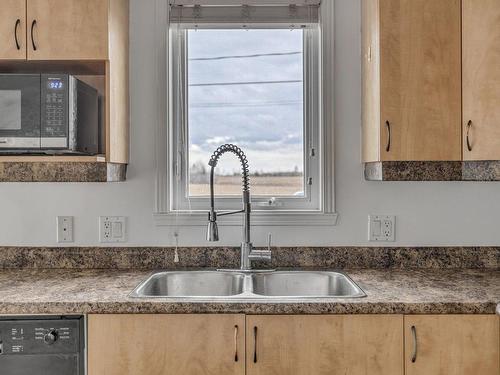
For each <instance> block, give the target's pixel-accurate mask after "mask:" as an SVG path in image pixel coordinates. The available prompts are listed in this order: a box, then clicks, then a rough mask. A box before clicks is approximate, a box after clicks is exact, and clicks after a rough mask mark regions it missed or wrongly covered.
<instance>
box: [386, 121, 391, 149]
mask: <svg viewBox="0 0 500 375" xmlns="http://www.w3.org/2000/svg"><path fill="white" fill-rule="evenodd" d="M385 127H386V128H387V146H386V147H385V151H386V152H389V151H391V123H390V122H389V121H386V122H385Z"/></svg>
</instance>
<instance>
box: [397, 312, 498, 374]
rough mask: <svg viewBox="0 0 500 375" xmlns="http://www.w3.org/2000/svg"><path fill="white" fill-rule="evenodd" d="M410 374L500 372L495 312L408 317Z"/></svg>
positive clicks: (406, 363) (406, 320)
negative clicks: (481, 314) (491, 313)
mask: <svg viewBox="0 0 500 375" xmlns="http://www.w3.org/2000/svg"><path fill="white" fill-rule="evenodd" d="M404 320H405V324H404V325H405V366H406V372H405V373H406V375H433V374H436V375H437V374H443V375H476V374H481V375H498V374H499V373H500V364H499V326H498V317H497V316H495V315H487V316H486V315H484V316H475V315H440V316H429V315H420V316H405V318H404Z"/></svg>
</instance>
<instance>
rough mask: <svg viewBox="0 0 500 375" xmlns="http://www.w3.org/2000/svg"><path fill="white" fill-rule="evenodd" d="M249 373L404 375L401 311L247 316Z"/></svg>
mask: <svg viewBox="0 0 500 375" xmlns="http://www.w3.org/2000/svg"><path fill="white" fill-rule="evenodd" d="M246 329H247V333H246V337H247V345H246V350H247V374H248V375H311V374H314V375H336V374H338V375H340V374H342V375H403V317H402V316H401V315H391V316H384V315H378V316H377V315H370V316H369V315H346V316H341V315H321V316H307V315H301V316H247V325H246Z"/></svg>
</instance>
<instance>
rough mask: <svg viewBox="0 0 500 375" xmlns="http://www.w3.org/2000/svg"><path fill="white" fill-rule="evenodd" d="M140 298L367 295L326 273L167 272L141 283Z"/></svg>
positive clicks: (339, 275) (337, 274)
mask: <svg viewBox="0 0 500 375" xmlns="http://www.w3.org/2000/svg"><path fill="white" fill-rule="evenodd" d="M130 296H131V297H139V298H185V299H190V298H194V299H200V298H201V299H203V300H212V299H215V300H221V299H222V300H235V299H257V300H266V299H276V298H280V297H281V298H284V299H293V298H296V299H304V298H314V297H317V298H342V297H343V298H357V297H365V296H366V294H365V293H364V292H363V290H362V289H361V288H360V287H359V286H357V285H356V284H355V283H354V281H352V280H351V279H350V278H349V277H348V276H347V275H344V274H343V273H341V272H325V271H269V272H267V271H264V272H250V273H248V272H245V273H243V272H232V271H231V272H229V271H169V272H159V273H155V274H153V275H152V276H150V277H149V278H148V279H147V280H145V281H143V282H142V283H141V284H139V286H138V287H137V288H135V289H134V291H133V292H132V293H130Z"/></svg>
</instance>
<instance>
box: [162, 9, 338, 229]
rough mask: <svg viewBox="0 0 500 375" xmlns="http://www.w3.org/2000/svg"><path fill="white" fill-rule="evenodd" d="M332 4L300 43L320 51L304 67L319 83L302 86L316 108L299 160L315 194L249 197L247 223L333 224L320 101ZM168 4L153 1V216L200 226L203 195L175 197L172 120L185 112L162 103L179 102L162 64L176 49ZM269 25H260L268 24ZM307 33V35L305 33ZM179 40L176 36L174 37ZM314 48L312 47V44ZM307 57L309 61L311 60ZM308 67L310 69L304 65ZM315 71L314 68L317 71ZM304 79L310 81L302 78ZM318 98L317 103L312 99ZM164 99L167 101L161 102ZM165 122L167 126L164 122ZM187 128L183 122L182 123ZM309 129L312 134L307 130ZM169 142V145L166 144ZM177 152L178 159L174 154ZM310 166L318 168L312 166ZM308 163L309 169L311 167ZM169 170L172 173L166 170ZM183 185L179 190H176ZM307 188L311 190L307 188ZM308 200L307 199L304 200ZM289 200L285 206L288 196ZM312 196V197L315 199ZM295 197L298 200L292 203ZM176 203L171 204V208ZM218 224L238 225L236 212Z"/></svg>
mask: <svg viewBox="0 0 500 375" xmlns="http://www.w3.org/2000/svg"><path fill="white" fill-rule="evenodd" d="M333 3H334V2H333V1H323V4H322V5H321V8H320V31H319V32H314V31H312V30H310V29H309V30H307V31H306V33H305V35H306V38H305V40H310V39H308V36H310V37H312V39H313V43H305V48H311V46H313V45H314V43H315V42H316V43H321V47H320V50H321V51H320V52H319V53H318V54H315V56H314V59H316V62H317V63H316V64H312V65H313V66H316V67H318V68H317V69H315V70H312V69H305V73H307V74H309V75H310V74H313V75H314V74H318V75H319V77H320V78H319V81H320V82H319V84H320V85H321V87H319V88H317V87H314V88H311V87H308V88H306V90H307V91H306V92H305V96H304V99H305V100H306V102H308V103H312V106H316V108H317V109H316V110H315V109H314V108H313V107H311V105H307V104H306V106H305V108H304V111H305V121H304V123H305V124H304V127H305V129H304V131H305V132H304V135H305V137H304V141H305V142H306V145H305V147H304V153H305V155H304V161H305V168H306V170H305V171H304V174H305V180H306V181H305V182H306V187H308V185H307V178H308V177H311V178H312V179H313V185H312V188H313V189H314V188H316V189H317V192H314V191H309V192H307V193H306V196H307V198H298V199H297V198H293V197H288V198H279V197H277V202H278V204H271V205H267V204H266V202H267V201H268V200H269V198H267V199H264V198H262V197H260V198H259V197H256V196H252V203H253V209H254V211H253V213H252V225H257V226H259V225H265V226H270V225H271V226H287V225H301V226H304V225H305V226H308V225H314V226H317V225H330V226H331V225H335V224H336V222H337V214H336V213H335V204H334V203H335V200H334V180H333V172H334V160H333V156H334V154H333V144H334V143H333V118H334V116H333V104H332V105H325V103H334V100H333V71H334V69H333V62H334V55H333V52H334V51H333V45H334V43H333V14H334V4H333ZM168 20H169V6H168V1H167V0H156V29H157V30H156V31H157V32H156V42H155V43H156V51H157V69H156V72H155V74H156V75H157V76H156V78H157V82H158V83H159V84H158V90H157V98H158V103H157V108H158V113H157V116H158V123H157V131H156V201H155V212H154V218H155V222H156V224H157V225H160V226H161V225H184V226H201V225H206V220H207V211H208V208H209V204H208V197H200V198H198V197H190V198H189V200H187V199H186V200H183V199H179V198H178V196H177V194H182V197H184V196H185V194H186V191H187V190H185V189H187V184H188V181H187V177H188V175H187V173H188V165H187V161H186V158H185V157H184V156H185V155H186V152H188V150H187V147H188V145H187V139H188V137H187V134H186V133H185V132H184V133H183V134H179V133H178V132H177V130H178V127H175V128H174V126H172V124H175V123H179V122H182V121H183V120H182V119H181V120H179V118H178V117H179V116H182V117H183V118H186V117H187V116H185V113H181V112H178V113H174V112H175V111H169V110H168V108H167V107H169V108H172V106H174V105H177V106H178V105H179V103H178V102H176V100H177V99H176V95H173V93H174V92H175V91H172V90H176V89H177V87H176V83H175V82H170V79H171V77H172V76H175V74H174V75H171V74H169V72H168V68H167V67H175V66H176V65H177V64H175V63H172V61H170V59H172V58H173V54H172V53H170V51H172V49H173V48H174V49H176V48H177V49H178V50H182V48H181V47H179V46H176V45H175V43H174V41H173V40H172V38H169V35H170V33H169V22H168ZM269 26H270V25H266V27H269ZM308 33H309V35H307V34H308ZM180 40H181V42H182V40H183V39H182V38H180ZM313 50H314V51H317V50H318V49H317V48H313ZM314 59H313V60H314ZM308 68H310V67H308ZM318 70H319V71H318ZM305 81H306V83H307V82H311V80H310V77H309V79H305ZM310 95H315V96H316V98H314V99H316V100H314V99H313V100H312V101H309V100H310V99H308V97H309V98H310ZM319 96H321V97H322V98H321V99H322V100H321V103H320V101H319V100H317V97H319ZM165 103H169V106H166V105H165ZM311 122H316V123H317V124H318V125H317V126H315V127H311V126H307V125H306V124H307V123H311ZM166 124H169V126H166ZM183 128H184V129H187V126H184V127H183ZM313 128H316V129H314V131H313V132H312V134H311V133H310V131H311V129H313ZM179 138H181V139H184V140H185V141H184V145H183V148H182V149H181V150H178V149H177V148H176V147H175V145H177V144H178V141H179ZM172 146H174V147H172ZM312 148H314V150H315V153H316V158H319V159H320V160H319V162H317V163H311V164H312V165H311V164H309V165H308V163H307V161H308V159H309V158H308V157H307V156H308V155H307V153H310V152H311V149H312ZM178 155H181V156H182V158H179V157H178ZM178 160H182V163H183V165H182V166H179V165H177V163H178ZM314 164H316V165H317V166H318V167H317V168H314ZM311 167H312V168H311ZM175 169H176V170H177V171H180V172H181V173H180V176H179V175H176V173H174V172H173V171H174V170H175ZM171 172H172V173H171ZM179 177H180V181H182V185H181V188H180V191H177V188H178V186H179V184H177V181H173V180H174V179H175V180H177V179H178V178H179ZM183 186H184V188H182V187H183ZM309 188H311V187H310V186H309ZM311 197H312V198H313V199H310V198H311ZM294 199H295V201H294V202H295V203H294V204H291V202H292V201H290V200H294ZM315 199H316V200H315ZM299 200H301V202H300V203H299V204H297V203H296V202H298V201H299ZM176 205H177V207H176ZM239 205H241V197H235V198H228V197H224V198H218V199H217V200H216V208H217V209H218V210H226V209H235V208H239ZM220 225H241V218H239V217H238V215H235V216H226V217H221V218H220Z"/></svg>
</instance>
